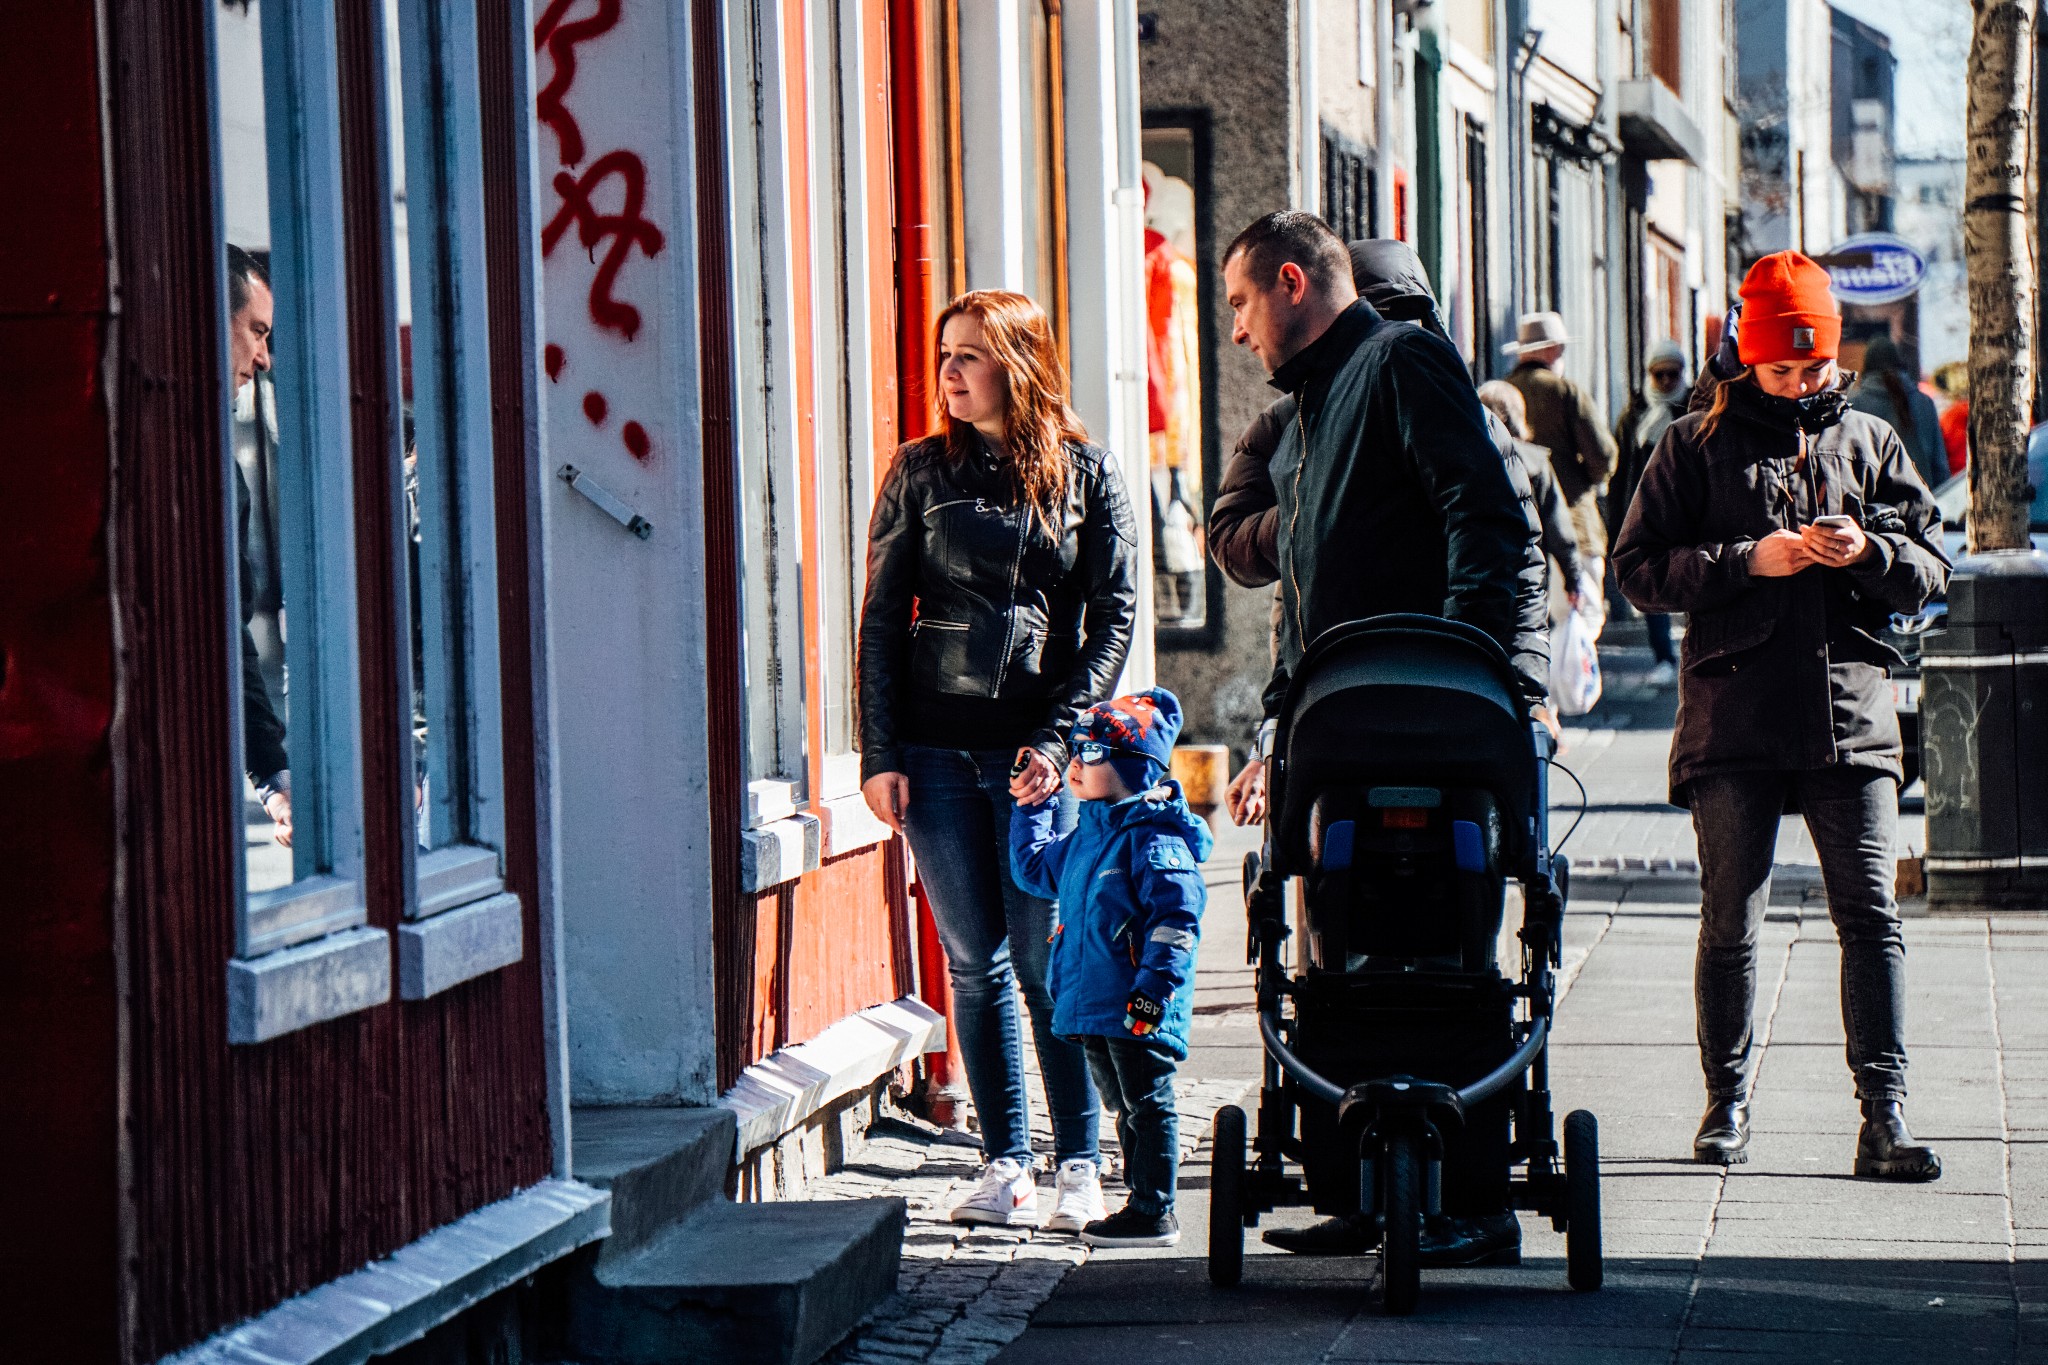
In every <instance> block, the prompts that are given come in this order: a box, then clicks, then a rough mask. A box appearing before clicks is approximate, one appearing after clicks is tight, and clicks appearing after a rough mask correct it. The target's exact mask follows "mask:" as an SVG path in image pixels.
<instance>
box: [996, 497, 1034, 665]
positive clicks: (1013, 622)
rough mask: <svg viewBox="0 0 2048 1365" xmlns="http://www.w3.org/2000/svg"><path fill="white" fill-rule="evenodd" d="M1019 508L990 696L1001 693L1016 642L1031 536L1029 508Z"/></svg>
mask: <svg viewBox="0 0 2048 1365" xmlns="http://www.w3.org/2000/svg"><path fill="white" fill-rule="evenodd" d="M1019 510H1020V512H1021V513H1022V515H1021V516H1019V517H1018V518H1017V553H1016V555H1015V556H1014V557H1013V558H1012V559H1011V560H1010V597H1009V601H1008V603H1007V606H1008V608H1009V610H1008V611H1007V612H1005V613H1004V614H1005V615H1007V616H1008V617H1009V618H1010V619H1009V621H1008V623H1007V624H1006V625H1005V626H1004V628H1003V657H1002V659H1001V660H1000V661H999V662H998V663H997V664H996V685H995V687H994V688H993V689H992V690H991V691H990V693H989V695H990V696H992V697H1000V696H1002V695H1003V679H1004V678H1006V677H1008V676H1009V674H1010V649H1011V647H1012V646H1014V645H1015V644H1016V643H1017V605H1018V603H1017V583H1018V580H1019V579H1020V578H1022V577H1023V574H1024V546H1025V543H1026V542H1027V541H1028V540H1029V539H1030V536H1031V509H1030V508H1029V507H1024V508H1020V509H1019Z"/></svg>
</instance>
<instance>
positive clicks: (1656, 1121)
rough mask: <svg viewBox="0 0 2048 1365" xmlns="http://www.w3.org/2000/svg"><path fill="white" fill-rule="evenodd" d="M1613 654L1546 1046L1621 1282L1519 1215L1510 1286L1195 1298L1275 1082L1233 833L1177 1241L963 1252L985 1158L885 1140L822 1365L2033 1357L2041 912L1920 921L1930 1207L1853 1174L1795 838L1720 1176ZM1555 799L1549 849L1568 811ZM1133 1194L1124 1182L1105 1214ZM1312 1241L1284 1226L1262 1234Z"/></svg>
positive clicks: (1587, 737)
mask: <svg viewBox="0 0 2048 1365" xmlns="http://www.w3.org/2000/svg"><path fill="white" fill-rule="evenodd" d="M1628 640H1629V632H1628V630H1627V628H1626V625H1625V624H1624V623H1616V625H1615V627H1614V628H1613V639H1612V644H1613V646H1614V647H1613V648H1611V649H1610V650H1609V651H1608V654H1607V660H1606V663H1607V667H1608V670H1609V683H1608V685H1609V700H1608V702H1605V703H1603V705H1602V707H1601V708H1599V709H1597V710H1596V711H1595V712H1594V714H1593V715H1591V716H1589V717H1585V718H1582V720H1581V722H1580V725H1581V726H1582V727H1583V728H1578V729H1574V730H1572V731H1570V732H1568V735H1567V740H1568V747H1567V750H1566V753H1565V755H1564V761H1565V762H1566V763H1567V764H1568V765H1571V766H1574V767H1576V768H1578V769H1579V771H1580V773H1581V777H1582V779H1583V780H1584V781H1585V782H1586V784H1587V787H1588V789H1589V795H1590V802H1591V810H1590V813H1589V815H1588V818H1587V820H1586V822H1585V824H1584V825H1583V826H1582V827H1581V828H1580V830H1579V832H1578V834H1577V835H1576V836H1575V837H1574V840H1573V842H1572V844H1571V846H1570V848H1569V850H1568V851H1569V852H1570V853H1571V854H1572V856H1573V858H1574V861H1575V864H1576V867H1575V874H1574V875H1575V883H1574V888H1573V898H1572V904H1571V906H1570V910H1569V914H1568V917H1567V922H1566V928H1565V942H1566V963H1565V972H1564V978H1563V987H1564V989H1563V995H1562V999H1561V1001H1560V1006H1559V1016H1558V1025H1557V1030H1556V1033H1555V1035H1554V1037H1555V1044H1554V1048H1553V1052H1552V1058H1553V1062H1552V1066H1553V1072H1552V1074H1553V1085H1554V1090H1555V1101H1556V1105H1557V1110H1558V1113H1559V1114H1560V1116H1562V1114H1564V1113H1565V1112H1567V1111H1569V1110H1571V1109H1574V1108H1588V1109H1591V1110H1593V1111H1594V1112H1595V1113H1596V1114H1597V1115H1598V1116H1599V1120H1600V1138H1601V1150H1602V1155H1603V1167H1604V1172H1603V1197H1604V1200H1605V1239H1606V1252H1607V1283H1606V1287H1605V1288H1604V1289H1602V1290H1601V1291H1599V1292H1598V1293H1595V1294H1575V1293H1573V1292H1571V1291H1570V1290H1569V1289H1567V1288H1566V1286H1565V1277H1564V1239H1563V1238H1562V1237H1561V1236H1559V1235H1557V1234H1555V1233H1553V1232H1551V1231H1550V1228H1549V1224H1548V1223H1547V1222H1546V1221H1544V1220H1541V1219H1538V1218H1536V1217H1534V1216H1532V1215H1526V1214H1525V1215H1523V1219H1522V1223H1523V1237H1524V1241H1523V1264H1522V1265H1521V1266H1519V1267H1516V1268H1500V1269H1487V1270H1468V1271H1436V1272H1425V1275H1424V1280H1423V1301H1422V1307H1421V1309H1420V1311H1419V1312H1418V1313H1417V1314H1416V1315H1415V1316H1414V1317H1412V1318H1407V1319H1390V1318H1387V1317H1385V1316H1383V1315H1382V1314H1381V1313H1380V1311H1379V1308H1378V1305H1377V1301H1376V1297H1375V1294H1374V1287H1373V1275H1374V1270H1375V1265H1376V1263H1375V1261H1374V1260H1373V1259H1372V1258H1370V1257H1366V1258H1357V1259H1345V1260H1309V1259H1303V1258H1299V1257H1293V1256H1289V1255H1286V1254H1284V1253H1278V1252H1273V1251H1271V1250H1270V1249H1269V1248H1266V1247H1265V1246H1264V1245H1263V1244H1262V1243H1261V1242H1260V1240H1259V1235H1258V1233H1257V1232H1256V1231H1254V1232H1251V1233H1250V1234H1248V1236H1247V1241H1246V1250H1247V1257H1246V1266H1245V1274H1244V1282H1243V1284H1242V1285H1241V1286H1239V1287H1237V1288H1236V1289H1232V1290H1227V1291H1225V1290H1217V1289H1214V1288H1212V1287H1211V1286H1210V1284H1209V1282H1208V1279H1207V1276H1206V1268H1205V1263H1204V1260H1203V1248H1204V1246H1205V1244H1206V1237H1207V1223H1208V1217H1207V1216H1208V1207H1207V1183H1208V1182H1207V1156H1208V1151H1207V1145H1206V1139H1207V1132H1206V1128H1207V1125H1206V1121H1205V1120H1206V1117H1207V1115H1208V1114H1210V1113H1213V1111H1214V1109H1215V1107H1216V1106H1217V1105H1218V1104H1220V1103H1222V1102H1225V1100H1226V1099H1227V1098H1229V1097H1230V1096H1232V1095H1233V1094H1236V1093H1239V1092H1241V1091H1245V1090H1249V1088H1250V1087H1251V1086H1252V1085H1254V1084H1255V1080H1256V1073H1257V1066H1258V1048H1257V1041H1256V1033H1255V1028H1254V1020H1253V1015H1252V1011H1251V1003H1250V989H1249V987H1250V979H1249V974H1248V972H1247V971H1246V969H1245V967H1244V965H1243V963H1244V955H1243V934H1242V927H1241V926H1242V915H1241V913H1240V905H1241V901H1240V899H1239V897H1238V896H1237V894H1236V884H1237V862H1238V859H1239V858H1240V857H1241V856H1242V853H1243V851H1244V849H1245V848H1246V847H1248V846H1249V843H1248V841H1247V839H1246V838H1245V837H1244V836H1243V835H1241V834H1238V833H1237V832H1235V831H1232V832H1230V833H1229V834H1228V835H1227V836H1226V837H1225V838H1224V839H1223V840H1221V842H1220V846H1219V849H1218V852H1217V854H1216V856H1215V858H1214V859H1212V861H1211V864H1210V867H1209V870H1208V876H1209V882H1210V894H1211V901H1210V908H1209V914H1208V919H1207V921H1206V923H1205V927H1204V940H1203V948H1202V958H1201V965H1200V973H1199V978H1198V982H1197V997H1196V1012H1197V1021H1196V1036H1195V1044H1196V1046H1195V1050H1194V1055H1193V1056H1192V1057H1191V1058H1190V1059H1189V1063H1188V1065H1187V1066H1186V1067H1185V1068H1184V1070H1183V1072H1182V1081H1183V1088H1182V1111H1183V1115H1184V1118H1183V1125H1184V1127H1183V1148H1184V1150H1185V1149H1186V1148H1188V1147H1190V1146H1193V1145H1194V1144H1196V1143H1197V1142H1200V1143H1201V1144H1202V1145H1201V1146H1200V1148H1199V1149H1198V1150H1197V1151H1196V1153H1195V1157H1194V1159H1193V1160H1192V1161H1191V1162H1189V1163H1188V1164H1186V1165H1184V1166H1183V1168H1182V1174H1181V1203H1180V1209H1179V1213H1180V1217H1181V1225H1182V1238H1181V1245H1180V1246H1179V1247H1178V1248H1176V1249H1175V1250H1173V1251H1171V1252H1166V1253H1159V1252H1097V1253H1094V1254H1092V1255H1087V1254H1086V1253H1085V1249H1083V1248H1081V1247H1079V1246H1078V1245H1076V1243H1075V1240H1074V1239H1071V1238H1066V1237H1055V1236H1048V1235H1044V1234H1039V1235H1026V1234H1023V1233H1021V1232H1007V1231H1006V1232H1002V1233H988V1232H976V1233H974V1234H971V1235H962V1234H960V1233H959V1232H956V1231H955V1230H954V1229H953V1228H952V1225H951V1224H948V1223H945V1222H943V1221H941V1220H943V1217H944V1213H943V1209H944V1207H945V1206H946V1205H947V1204H948V1203H950V1201H951V1199H952V1198H954V1197H956V1196H955V1195H954V1194H952V1193H949V1192H948V1191H949V1190H958V1189H959V1188H961V1187H963V1186H964V1184H965V1183H966V1182H967V1181H968V1180H970V1179H971V1177H972V1174H973V1171H974V1165H973V1162H974V1151H973V1149H972V1147H969V1146H960V1145H956V1143H957V1139H956V1141H955V1142H952V1143H949V1142H942V1141H937V1140H935V1139H934V1138H933V1137H932V1136H930V1135H928V1134H924V1133H921V1132H915V1131H913V1130H910V1129H908V1128H907V1127H906V1129H905V1130H904V1135H903V1136H902V1137H900V1138H899V1137H890V1138H886V1139H884V1142H883V1143H881V1144H878V1147H889V1146H890V1145H891V1144H894V1150H895V1151H896V1152H897V1156H895V1157H894V1158H892V1159H894V1160H896V1161H898V1162H899V1163H901V1164H904V1165H905V1166H906V1168H909V1167H911V1166H916V1163H918V1162H922V1165H921V1166H916V1173H915V1174H910V1173H908V1172H907V1171H906V1174H905V1175H903V1176H898V1177H894V1178H883V1177H882V1175H881V1174H880V1172H879V1168H877V1170H876V1173H875V1174H873V1175H866V1174H859V1173H850V1175H852V1176H853V1177H854V1178H855V1179H856V1180H857V1182H858V1184H859V1186H860V1187H859V1188H857V1189H849V1190H848V1193H868V1192H874V1191H875V1190H876V1189H877V1188H878V1187H887V1188H890V1189H892V1190H894V1191H895V1192H899V1193H905V1194H906V1195H907V1196H908V1197H911V1198H912V1201H913V1210H912V1214H913V1227H912V1231H911V1237H910V1243H909V1245H908V1246H907V1248H906V1260H905V1265H906V1275H905V1280H904V1288H903V1292H902V1293H901V1294H899V1296H898V1299H897V1300H896V1301H894V1302H892V1303H891V1304H889V1305H885V1306H884V1308H883V1309H882V1310H880V1311H878V1312H877V1313H876V1314H875V1315H874V1316H873V1317H872V1318H871V1319H870V1322H869V1324H868V1325H867V1327H865V1328H864V1329H863V1330H862V1332H861V1333H859V1334H858V1335H857V1336H856V1337H855V1338H854V1339H853V1340H851V1341H849V1342H848V1343H846V1344H845V1345H844V1346H842V1347H841V1348H840V1349H839V1350H838V1351H837V1352H835V1353H834V1357H833V1358H834V1359H836V1360H840V1361H863V1362H865V1361H884V1360H888V1361H905V1360H919V1361H925V1360H929V1361H934V1362H949V1363H953V1365H964V1363H965V1362H972V1361H984V1360H989V1359H994V1360H997V1361H999V1362H1001V1365H1039V1363H1040V1362H1046V1363H1048V1365H1073V1363H1074V1362H1077V1361H1082V1360H1088V1361H1096V1360H1100V1361H1105V1362H1115V1363H1116V1365H1138V1363H1139V1362H1151V1361H1159V1362H1177V1363H1178V1362H1206V1361H1230V1362H1239V1361H1242V1362H1247V1363H1248V1365H1249V1362H1257V1363H1258V1365H1287V1363H1288V1362H1296V1361H1300V1362H1324V1361H1330V1362H1337V1361H1376V1362H1502V1363H1503V1365H1507V1363H1510V1362H1512V1363H1515V1365H1542V1363H1543V1362H1581V1361H1584V1362H1611V1363H1612V1365H1624V1363H1625V1365H1635V1362H1644V1365H1649V1363H1650V1362H1657V1363H1658V1365H1666V1363H1668V1362H1678V1361H1697V1360H1708V1359H1713V1360H1726V1359H1736V1360H1754V1361H1767V1360H1782V1361H1800V1362H1833V1361H1843V1362H1853V1363H1854V1365H1883V1363H1884V1362H1901V1363H1902V1365H1903V1363H1906V1362H1915V1363H1917V1362H1929V1361H1938V1362H1944V1363H1945V1365H1946V1363H1947V1362H1959V1361H2000V1362H2004V1361H2043V1362H2048V916H2044V917H2043V918H2041V919H2034V918H2029V917H2026V916H2017V915H2015V916H2002V917H1997V918H1991V919H1986V918H1984V917H1971V918H1929V917H1927V916H1926V915H1925V913H1924V910H1921V909H1920V908H1919V907H1918V906H1917V905H1915V904H1909V906H1908V914H1909V919H1908V923H1907V973H1908V981H1909V987H1910V992H1911V999H1910V1006H1909V1010H1910V1014H1909V1020H1908V1027H1909V1035H1908V1036H1909V1039H1910V1043H1911V1048H1912V1060H1913V1069H1912V1073H1911V1086H1912V1099H1911V1101H1910V1102H1909V1104H1908V1113H1909V1115H1910V1116H1911V1118H1912V1119H1913V1121H1914V1126H1915V1130H1916V1132H1917V1133H1918V1134H1919V1135H1920V1136H1922V1137H1924V1138H1926V1139H1928V1140H1930V1141H1932V1142H1934V1143H1936V1144H1937V1145H1938V1147H1939V1148H1940V1151H1941V1155H1942V1159H1943V1162H1944V1166H1945V1174H1944V1175H1943V1177H1942V1179H1941V1180H1940V1181H1939V1182H1938V1183H1935V1184H1931V1185H1923V1186H1893V1185H1885V1184H1878V1183H1874V1182H1867V1181H1859V1180H1856V1179H1853V1178H1851V1177H1850V1176H1849V1174H1848V1172H1849V1169H1850V1161H1851V1156H1852V1154H1853V1150H1854V1143H1855V1134H1856V1126H1857V1121H1858V1114H1857V1110H1856V1104H1855V1100H1854V1098H1853V1095H1852V1093H1851V1090H1850V1085H1849V1078H1848V1075H1847V1070H1846V1068H1845V1066H1844V1063H1843V1032H1842V1025H1841V1017H1840V1013H1839V1005H1838V998H1837V971H1838V963H1839V955H1838V953H1837V950H1836V946H1835V943H1834V937H1833V932H1832V929H1831V928H1830V926H1829V922H1828V917H1827V909H1826V904H1825V901H1824V898H1823V896H1822V895H1821V893H1820V890H1819V887H1818V880H1817V878H1816V877H1815V875H1814V869H1813V868H1812V864H1813V853H1812V846H1811V844H1810V843H1809V842H1807V841H1806V839H1805V836H1804V831H1803V830H1802V829H1800V828H1799V826H1798V825H1797V824H1796V822H1792V821H1788V822H1787V824H1786V826H1785V833H1784V836H1783V837H1782V838H1781V841H1780V861H1781V865H1782V866H1783V872H1782V874H1781V876H1780V878H1779V883H1778V885H1777V887H1776V889H1775V891H1774V896H1773V905H1774V908H1773V910H1772V912H1771V915H1770V918H1769V922H1768V923H1767V925H1766V929H1765V936H1764V947H1763V954H1762V961H1761V966H1760V969H1759V976H1758V1037H1759V1044H1760V1046H1761V1049H1762V1053H1761V1058H1760V1064H1759V1068H1758V1073H1757V1082H1756V1095H1755V1102H1756V1134H1755V1137H1754V1138H1753V1140H1752V1144H1751V1151H1752V1157H1751V1160H1750V1161H1749V1163H1748V1164H1747V1165H1743V1166H1738V1167H1734V1168H1731V1169H1729V1170H1727V1171H1723V1170H1720V1169H1718V1168H1713V1167H1705V1166H1698V1165H1695V1164H1693V1163H1692V1162H1691V1161H1690V1160H1688V1159H1687V1157H1688V1153H1689V1151H1690V1141H1691V1136H1692V1132H1693V1127H1694V1125H1695V1123H1696V1122H1697V1120H1698V1117H1699V1111H1700V1107H1701V1090H1700V1080H1699V1069H1698V1061H1697V1055H1696V1052H1695V1050H1694V1045H1693V1025H1692V979H1691V975H1692V953H1693V943H1694V935H1695V929H1696V922H1697V914H1698V888H1697V881H1696V877H1695V876H1694V875H1693V874H1692V873H1691V872H1690V871H1689V870H1684V869H1689V868H1690V867H1691V863H1690V861H1689V860H1690V859H1691V858H1692V856H1693V848H1692V835H1691V827H1690V822H1689V820H1688V819H1687V817H1686V816H1685V815H1684V814H1683V813H1682V812H1679V811H1675V810H1671V809H1670V808H1668V807H1661V806H1660V803H1661V800H1662V797H1663V794H1664V780H1663V765H1664V757H1665V752H1666V745H1667V743H1668V730H1666V729H1665V728H1664V727H1666V726H1668V724H1669V719H1670V713H1671V706H1672V695H1671V693H1670V691H1669V690H1668V689H1666V690H1665V691H1664V692H1663V693H1661V694H1659V693H1656V692H1654V691H1651V690H1647V689H1643V688H1641V687H1638V686H1635V685H1634V681H1633V679H1634V677H1637V676H1639V675H1640V673H1641V671H1642V670H1643V669H1645V668H1646V667H1647V664H1648V660H1647V656H1646V655H1642V654H1640V653H1639V652H1638V651H1636V650H1633V649H1630V648H1628V647H1627V642H1628ZM1557 786H1558V788H1559V790H1557V791H1555V792H1554V793H1553V795H1554V799H1555V801H1556V803H1557V805H1558V807H1559V811H1558V815H1557V819H1556V826H1555V829H1556V832H1557V833H1558V834H1562V833H1563V831H1564V829H1565V828H1567V827H1568V825H1569V823H1570V813H1571V811H1572V810H1573V809H1575V807H1576V802H1577V793H1576V792H1575V791H1573V790H1572V789H1571V786H1570V784H1569V783H1568V782H1560V783H1559V784H1557ZM1914 804H1915V803H1912V802H1911V801H1910V798H1909V805H1914ZM1916 808H1917V807H1916ZM1918 838H1919V823H1918V821H1917V818H1912V817H1909V818H1908V819H1907V820H1906V821H1904V822H1902V833H1901V841H1902V843H1904V844H1907V845H1909V846H1910V847H1912V848H1913V849H1914V850H1916V851H1917V849H1918V847H1919V845H1918V842H1917V841H1918ZM1610 859H1611V860H1613V861H1612V862H1609V861H1608V860H1610ZM1034 1093H1035V1087H1034ZM1106 1147H1108V1148H1113V1142H1112V1143H1106ZM845 1178H847V1177H842V1179H845ZM1046 1185H1047V1193H1046V1207H1048V1208H1049V1207H1050V1191H1049V1186H1050V1180H1049V1178H1048V1179H1047V1181H1046ZM1120 1197H1121V1191H1120V1189H1115V1188H1113V1189H1112V1190H1111V1191H1110V1201H1111V1206H1112V1208H1114V1207H1115V1206H1116V1205H1117V1203H1118V1202H1119V1200H1120ZM1311 1219H1312V1215H1311V1214H1309V1212H1308V1211H1307V1210H1304V1209H1296V1210H1286V1211H1283V1212H1281V1213H1279V1214H1275V1215H1269V1216H1268V1218H1267V1220H1266V1223H1265V1226H1274V1225H1276V1224H1294V1223H1305V1222H1308V1221H1311ZM1027 1323H1028V1325H1027Z"/></svg>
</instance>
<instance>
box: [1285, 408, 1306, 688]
mask: <svg viewBox="0 0 2048 1365" xmlns="http://www.w3.org/2000/svg"><path fill="white" fill-rule="evenodd" d="M1294 429H1295V430H1296V431H1298V432H1300V433H1301V459H1299V460H1298V461H1296V462H1295V465H1294V515H1293V516H1291V517H1289V518H1288V520H1287V582H1288V585H1289V586H1291V587H1292V588H1293V589H1294V641H1295V645H1296V647H1297V648H1299V649H1304V650H1305V649H1307V648H1308V623H1307V622H1306V621H1304V620H1303V619H1302V615H1301V580H1300V579H1299V578H1298V577H1296V576H1295V572H1294V547H1295V545H1296V543H1297V542H1296V540H1295V532H1296V530H1297V528H1299V527H1300V525H1301V476H1302V474H1303V472H1304V471H1306V470H1307V469H1308V424H1307V423H1306V422H1304V421H1303V420H1302V418H1301V395H1300V394H1298V393H1297V394H1296V395H1294Z"/></svg>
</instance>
